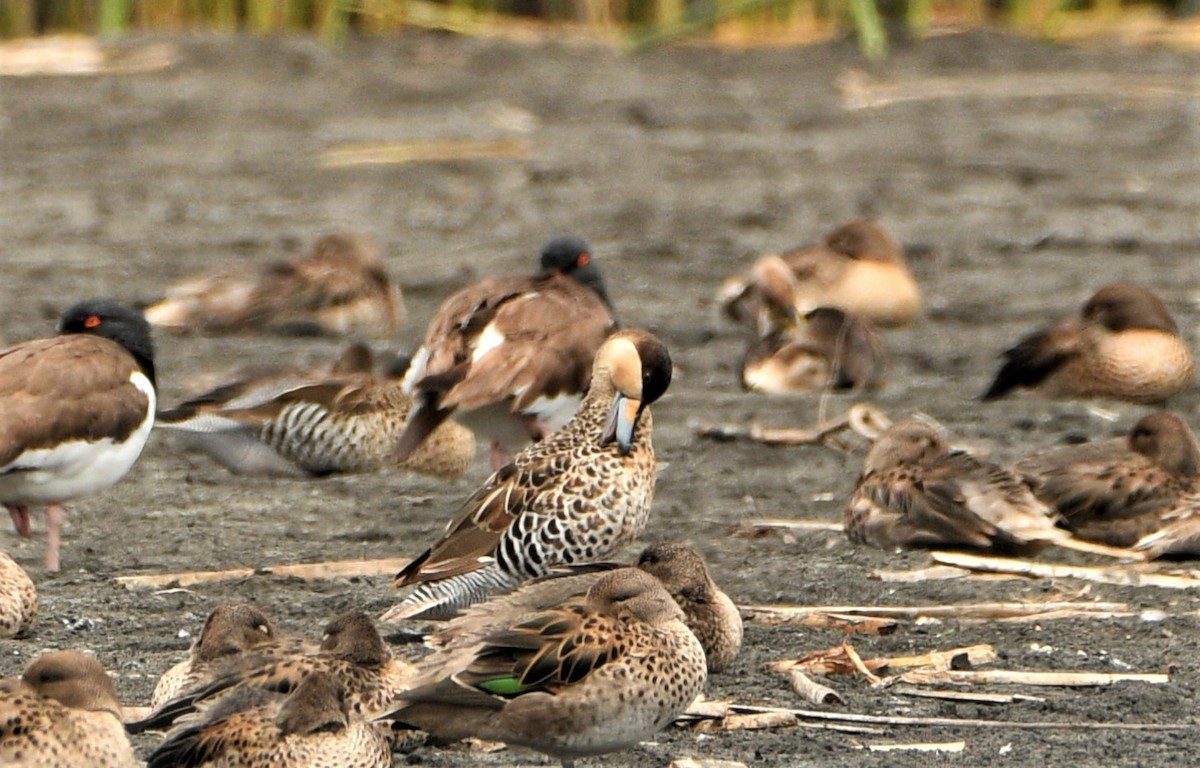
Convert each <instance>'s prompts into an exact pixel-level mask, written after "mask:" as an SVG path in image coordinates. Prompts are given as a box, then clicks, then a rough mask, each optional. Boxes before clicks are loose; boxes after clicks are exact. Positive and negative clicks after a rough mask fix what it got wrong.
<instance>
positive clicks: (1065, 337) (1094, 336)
mask: <svg viewBox="0 0 1200 768" xmlns="http://www.w3.org/2000/svg"><path fill="white" fill-rule="evenodd" d="M1003 357H1004V363H1003V364H1002V365H1001V366H1000V370H999V371H997V373H996V377H995V379H994V380H993V381H992V384H991V386H990V387H989V388H988V390H987V392H985V393H984V394H983V399H984V400H994V399H996V398H999V397H1003V396H1005V395H1007V394H1008V393H1009V392H1011V391H1013V390H1016V389H1029V390H1033V391H1034V392H1037V393H1038V394H1040V395H1043V396H1045V397H1051V398H1090V397H1108V398H1113V399H1116V400H1129V401H1132V402H1139V403H1153V402H1159V401H1161V400H1164V399H1166V398H1167V397H1169V396H1171V395H1173V394H1176V393H1179V392H1183V391H1184V390H1187V389H1190V388H1191V387H1192V386H1193V384H1194V380H1195V373H1196V366H1195V362H1194V361H1193V359H1192V354H1191V352H1190V351H1188V348H1187V345H1186V344H1184V342H1183V339H1181V338H1180V336H1179V329H1178V327H1177V326H1176V325H1175V320H1174V319H1173V318H1172V317H1171V315H1170V313H1169V312H1168V311H1167V308H1166V307H1165V306H1164V305H1163V303H1162V301H1161V300H1160V299H1159V298H1158V297H1157V296H1155V295H1154V294H1153V293H1151V292H1150V291H1148V290H1146V289H1145V288H1143V287H1141V286H1139V285H1131V284H1128V283H1113V284H1112V285H1106V286H1105V287H1103V288H1101V289H1100V290H1098V291H1096V293H1095V294H1094V295H1093V296H1092V297H1091V298H1090V299H1088V301H1087V303H1086V304H1084V305H1083V308H1082V309H1081V310H1080V311H1079V312H1078V313H1077V314H1075V315H1072V316H1071V317H1068V318H1066V319H1065V320H1063V321H1061V322H1060V323H1058V324H1057V325H1055V326H1053V327H1050V328H1046V329H1043V330H1040V331H1038V332H1036V333H1032V334H1030V335H1029V336H1026V337H1025V338H1023V339H1021V341H1020V342H1018V343H1017V345H1016V346H1014V347H1012V348H1011V349H1008V350H1007V351H1005V352H1004V355H1003Z"/></svg>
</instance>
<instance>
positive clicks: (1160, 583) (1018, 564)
mask: <svg viewBox="0 0 1200 768" xmlns="http://www.w3.org/2000/svg"><path fill="white" fill-rule="evenodd" d="M930 557H932V558H933V561H934V562H936V563H941V564H943V565H953V566H957V567H960V568H968V569H970V570H972V571H986V572H990V573H1015V574H1020V575H1022V576H1033V577H1038V578H1048V579H1082V580H1084V581H1091V582H1094V583H1097V584H1119V585H1121V586H1134V587H1162V588H1164V589H1196V588H1200V579H1197V578H1192V577H1190V576H1178V575H1174V574H1169V573H1147V572H1145V571H1143V570H1140V569H1138V568H1136V567H1132V566H1094V565H1065V564H1061V563H1039V562H1032V561H1029V560H1018V559H1015V558H1009V557H989V556H986V555H971V554H967V553H965V552H931V553H930ZM1064 607H1073V606H1064ZM1047 608H1048V606H1047ZM1118 610H1119V609H1118Z"/></svg>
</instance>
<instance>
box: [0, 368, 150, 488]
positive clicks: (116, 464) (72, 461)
mask: <svg viewBox="0 0 1200 768" xmlns="http://www.w3.org/2000/svg"><path fill="white" fill-rule="evenodd" d="M129 381H130V382H131V383H132V384H133V385H134V386H135V387H137V388H138V389H139V390H141V391H142V393H143V394H145V395H146V397H147V398H148V399H149V400H150V404H149V405H150V407H149V409H148V411H147V413H146V418H145V420H144V421H142V423H141V424H140V425H138V428H137V429H135V430H134V431H133V432H132V433H130V435H129V438H128V439H126V441H125V442H124V443H118V442H116V441H115V440H113V439H112V438H104V439H103V440H97V441H95V442H87V441H84V440H72V441H71V442H68V443H62V444H61V445H58V446H55V447H54V448H41V449H38V450H33V451H25V452H24V453H22V454H21V455H20V456H18V457H17V459H16V460H15V461H13V462H12V463H11V464H8V465H6V466H4V467H0V473H4V472H5V471H6V470H8V469H10V468H14V467H20V468H21V469H22V470H23V471H21V472H10V473H7V474H0V499H4V500H11V501H24V502H62V501H68V500H70V499H73V498H75V497H76V496H86V495H87V494H90V493H95V492H96V491H99V490H102V489H104V488H107V487H108V486H110V485H112V484H113V483H115V482H117V481H118V480H120V479H121V478H122V477H124V476H125V473H127V472H128V471H129V469H130V467H132V466H133V463H134V462H135V461H137V458H138V456H140V455H141V453H142V448H143V447H145V445H146V438H148V437H149V436H150V430H151V428H152V427H153V426H154V410H155V407H156V406H157V404H158V400H157V398H156V397H155V395H154V387H153V386H152V385H151V384H150V380H149V379H147V378H146V375H145V374H144V373H142V372H141V371H134V372H133V373H132V374H130V376H129Z"/></svg>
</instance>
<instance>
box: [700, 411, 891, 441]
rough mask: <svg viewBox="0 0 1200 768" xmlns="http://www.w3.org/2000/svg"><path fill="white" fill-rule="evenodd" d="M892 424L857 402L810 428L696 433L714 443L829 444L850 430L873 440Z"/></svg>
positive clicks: (715, 428)
mask: <svg viewBox="0 0 1200 768" xmlns="http://www.w3.org/2000/svg"><path fill="white" fill-rule="evenodd" d="M890 424H891V419H889V418H888V416H887V414H886V413H884V412H883V411H882V410H881V409H879V408H878V407H877V406H875V405H872V404H870V403H855V404H854V405H852V406H850V409H849V410H848V411H846V413H844V414H842V415H841V416H838V417H837V418H835V419H833V420H832V421H828V422H825V423H823V424H820V425H818V426H816V427H811V428H807V429H805V428H796V427H764V426H762V425H760V424H758V423H753V424H751V425H750V426H749V427H746V426H743V425H741V424H700V425H698V426H697V427H696V428H695V432H696V434H697V435H699V436H700V437H708V438H712V439H714V440H738V439H742V440H751V441H753V442H756V443H764V444H766V445H828V444H829V441H830V438H832V437H833V436H834V435H836V434H838V433H839V432H842V431H845V430H847V429H849V430H850V431H852V432H854V433H855V434H857V435H859V436H861V437H864V438H866V439H867V440H874V439H875V437H876V436H878V434H879V433H880V432H882V431H883V430H884V429H887V427H888V426H889V425H890Z"/></svg>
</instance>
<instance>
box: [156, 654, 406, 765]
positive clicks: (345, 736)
mask: <svg viewBox="0 0 1200 768" xmlns="http://www.w3.org/2000/svg"><path fill="white" fill-rule="evenodd" d="M391 764H392V738H391V733H390V731H389V730H388V729H387V728H384V727H381V726H378V725H372V724H370V723H367V722H366V721H365V720H363V719H362V718H361V717H358V716H355V715H354V714H353V713H351V712H350V710H349V707H348V706H347V703H346V691H345V688H344V687H343V685H342V683H341V681H339V680H338V678H337V677H336V676H334V675H331V674H329V673H327V672H319V671H318V672H313V673H312V674H310V675H308V676H307V677H305V678H304V679H303V680H301V681H300V683H299V684H298V685H297V686H296V689H295V690H294V691H292V692H291V694H290V695H287V696H282V695H280V694H278V693H272V692H267V691H261V690H260V691H258V692H257V693H256V694H255V695H242V696H238V697H237V698H236V700H235V699H233V698H231V699H227V700H224V701H222V702H220V703H218V704H217V705H216V706H214V707H212V708H210V709H205V710H202V711H201V712H199V713H198V714H197V715H195V716H193V717H192V720H191V721H190V722H186V723H184V724H183V725H181V726H180V727H179V728H178V729H176V730H174V731H172V732H171V733H170V734H168V735H167V738H166V740H165V741H164V742H163V743H162V744H161V745H160V746H159V747H158V749H156V750H155V751H154V753H153V754H152V755H150V759H149V762H148V763H147V768H202V766H210V767H211V768H218V767H219V768H321V767H323V766H328V767H329V768H334V767H335V766H336V768H389V766H391Z"/></svg>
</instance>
